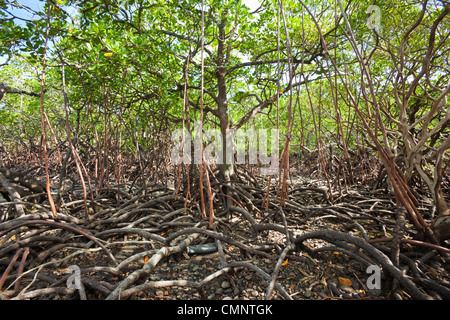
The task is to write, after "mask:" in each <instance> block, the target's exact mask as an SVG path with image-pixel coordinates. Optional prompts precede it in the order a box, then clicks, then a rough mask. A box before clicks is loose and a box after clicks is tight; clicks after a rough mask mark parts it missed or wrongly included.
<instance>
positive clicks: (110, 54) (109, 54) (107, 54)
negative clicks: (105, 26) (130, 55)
mask: <svg viewBox="0 0 450 320" xmlns="http://www.w3.org/2000/svg"><path fill="white" fill-rule="evenodd" d="M112 55H113V53H112V52H106V53H105V54H104V56H105V57H111V56H112Z"/></svg>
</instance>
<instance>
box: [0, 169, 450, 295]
mask: <svg viewBox="0 0 450 320" xmlns="http://www.w3.org/2000/svg"><path fill="white" fill-rule="evenodd" d="M291 182H292V183H291V184H290V197H289V200H288V201H287V203H286V206H285V207H283V208H281V207H280V206H279V205H278V202H277V199H276V190H275V189H274V190H272V192H271V194H270V205H269V210H268V211H265V210H264V208H262V206H261V200H262V199H263V197H264V195H265V192H266V191H265V190H263V189H260V190H258V189H257V188H255V187H254V186H249V185H245V184H239V185H238V187H239V189H240V190H243V192H242V193H241V196H242V195H243V194H246V195H248V196H249V198H248V199H250V201H251V202H252V204H253V206H252V205H250V204H249V203H245V201H241V202H240V205H241V209H240V210H230V212H231V214H227V212H225V211H222V212H220V209H221V208H220V207H219V206H218V207H217V208H216V212H215V218H214V219H215V220H214V229H213V230H210V229H209V228H208V222H207V221H206V220H203V219H202V215H201V213H200V211H199V208H197V206H195V205H194V204H192V205H187V206H185V202H184V199H183V197H182V195H180V194H179V195H177V196H175V193H174V190H169V189H166V188H163V187H161V186H153V187H152V188H149V189H148V190H147V191H146V192H145V191H144V190H143V189H132V190H130V189H127V187H128V186H127V187H125V186H111V188H110V190H109V191H106V190H105V192H103V193H102V194H100V195H98V196H97V198H96V199H95V202H94V203H91V202H89V205H90V208H91V209H90V210H91V211H90V216H89V218H90V219H89V221H85V220H84V209H83V206H84V203H85V202H84V201H82V200H81V201H80V199H83V194H82V190H81V187H80V186H73V187H72V188H71V190H67V192H66V193H65V196H64V197H63V198H64V203H63V205H62V206H61V208H60V211H59V213H58V214H57V215H56V216H55V217H54V216H53V215H52V214H51V212H50V210H49V208H48V207H47V206H46V205H44V204H40V205H38V204H33V203H27V202H24V205H25V207H26V208H27V209H26V210H27V215H25V216H21V217H18V218H9V219H6V220H4V221H3V222H2V223H1V224H0V242H1V243H0V244H1V249H0V274H2V275H3V276H2V278H1V280H0V288H1V290H2V296H3V297H4V298H8V299H19V300H20V299H80V298H83V299H89V300H91V299H164V300H166V299H167V300H168V299H210V300H216V299H217V300H221V299H224V300H226V299H244V300H247V299H249V300H257V299H265V298H267V297H271V298H272V299H294V300H297V299H299V300H301V299H313V300H318V299H411V298H418V299H431V298H434V299H449V298H450V294H449V293H450V277H449V271H450V269H449V260H448V259H447V258H446V257H445V254H442V252H440V251H439V250H432V249H430V248H429V247H426V246H417V245H414V243H408V242H403V243H402V244H401V245H400V247H399V252H397V255H398V261H396V260H395V254H394V253H395V247H394V246H393V244H392V243H391V242H377V241H376V240H375V239H380V238H389V239H395V237H396V234H395V232H396V231H394V229H395V226H396V224H397V221H396V220H397V217H398V215H397V211H396V210H398V209H396V206H395V204H394V199H393V198H392V196H391V195H390V194H389V193H388V192H385V191H384V190H373V189H371V188H368V187H365V186H358V187H355V188H350V189H349V190H348V192H342V193H340V194H338V193H336V194H334V196H333V198H334V199H335V200H334V203H330V201H328V199H326V194H327V193H326V188H325V187H324V185H321V182H320V180H311V179H308V178H305V177H300V176H299V177H296V179H292V180H291ZM324 190H325V191H324ZM245 191H246V192H245ZM241 200H242V198H241ZM236 205H238V204H236ZM430 205H431V204H427V203H425V202H423V203H422V207H421V210H423V214H424V216H425V217H426V216H427V214H429V212H430V211H431V210H430ZM0 206H1V207H0V208H1V209H0V210H1V211H2V214H3V215H6V211H9V212H10V214H9V217H11V215H13V213H12V211H13V210H14V209H13V206H12V203H10V202H3V203H0ZM255 208H256V209H257V210H255ZM252 209H253V210H255V211H254V212H251V210H252ZM244 210H245V212H247V213H251V214H250V215H247V214H243V212H244ZM44 221H47V223H46V224H44V223H43V222H44ZM50 222H52V223H50ZM53 222H54V223H53ZM62 224H64V225H65V226H67V227H66V228H61V225H62ZM74 231H76V232H74ZM402 234H403V237H404V239H412V238H413V237H414V231H413V228H411V225H410V224H409V223H405V225H404V226H403V227H402ZM93 240H95V242H94V241H93ZM374 240H375V241H374ZM371 241H372V242H373V243H372V242H371ZM392 242H393V241H392ZM99 244H101V246H99ZM202 245H204V246H205V248H209V249H208V250H207V251H206V253H195V251H192V250H191V251H189V250H187V249H188V248H191V246H192V248H201V247H202ZM208 246H209V247H208ZM211 248H213V249H212V250H211ZM214 248H215V249H214ZM442 248H443V249H445V248H444V247H442ZM196 250H197V249H196ZM25 252H26V254H25ZM188 252H190V253H188ZM193 252H194V253H193ZM369 265H377V266H380V267H381V270H382V275H381V290H370V289H369V288H368V285H367V283H368V279H369V277H370V276H371V274H370V273H367V272H366V270H367V267H368V266H369ZM71 266H76V267H77V268H79V271H80V276H79V279H80V281H81V282H80V283H79V284H81V286H80V288H73V287H71V286H70V285H69V284H70V283H71V282H70V281H72V282H73V273H70V272H68V271H69V270H70V269H68V268H70V267H71ZM71 277H72V278H71Z"/></svg>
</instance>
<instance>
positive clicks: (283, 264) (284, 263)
mask: <svg viewBox="0 0 450 320" xmlns="http://www.w3.org/2000/svg"><path fill="white" fill-rule="evenodd" d="M288 260H289V259H286V260H284V262H283V263H282V264H281V266H282V267H284V266H285V265H287V264H288Z"/></svg>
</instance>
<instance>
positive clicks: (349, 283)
mask: <svg viewBox="0 0 450 320" xmlns="http://www.w3.org/2000/svg"><path fill="white" fill-rule="evenodd" d="M338 281H339V283H340V284H341V285H343V286H348V287H351V286H352V280H350V279H347V278H342V277H338Z"/></svg>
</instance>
